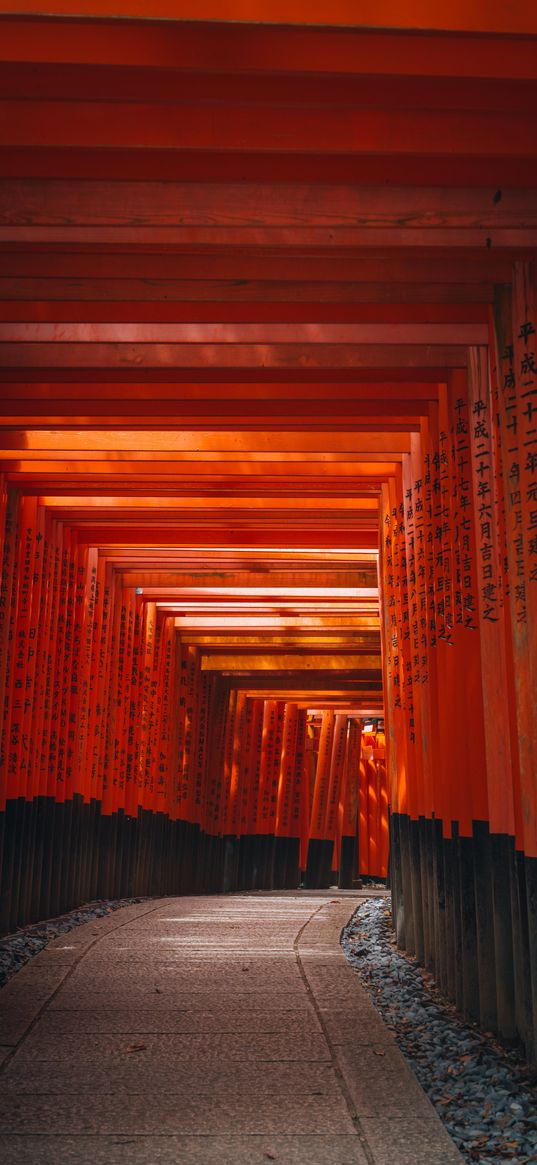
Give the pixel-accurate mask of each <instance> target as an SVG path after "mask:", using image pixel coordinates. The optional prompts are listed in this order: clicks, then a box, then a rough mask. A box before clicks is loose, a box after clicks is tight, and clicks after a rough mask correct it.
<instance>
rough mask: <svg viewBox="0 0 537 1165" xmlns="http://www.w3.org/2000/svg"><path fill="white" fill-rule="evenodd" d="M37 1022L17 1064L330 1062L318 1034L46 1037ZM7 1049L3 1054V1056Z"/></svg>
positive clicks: (21, 1050)
mask: <svg viewBox="0 0 537 1165" xmlns="http://www.w3.org/2000/svg"><path fill="white" fill-rule="evenodd" d="M42 1028H43V1025H42V1024H39V1025H38V1026H37V1027H36V1028H34V1030H33V1031H32V1032H30V1034H29V1035H28V1036H27V1037H26V1039H25V1040H24V1043H23V1044H22V1045H21V1047H20V1049H19V1051H18V1052H17V1057H16V1063H17V1064H19V1065H20V1064H21V1063H23V1062H25V1061H34V1060H37V1061H40V1060H44V1061H46V1062H49V1063H50V1064H51V1065H52V1064H53V1063H58V1062H61V1063H65V1064H80V1063H82V1064H88V1063H95V1062H97V1063H100V1062H102V1061H103V1060H109V1061H111V1062H112V1063H115V1064H124V1063H125V1059H128V1058H129V1056H134V1057H135V1059H136V1062H137V1064H140V1065H141V1066H142V1067H144V1066H146V1067H147V1066H151V1067H152V1066H153V1065H154V1064H159V1063H166V1064H167V1063H170V1062H173V1063H177V1064H181V1063H183V1062H184V1061H185V1060H187V1061H188V1062H189V1063H190V1064H191V1065H192V1064H198V1063H202V1064H205V1063H206V1062H207V1061H209V1062H210V1061H211V1060H218V1061H222V1062H223V1063H228V1062H239V1063H240V1062H242V1061H247V1062H250V1061H252V1060H253V1061H259V1062H261V1063H265V1062H266V1061H268V1062H270V1061H273V1060H276V1061H279V1062H281V1063H287V1062H289V1061H291V1062H296V1061H299V1062H300V1063H304V1064H306V1063H309V1062H311V1061H315V1062H317V1061H328V1062H329V1063H331V1062H332V1058H331V1054H330V1049H329V1047H328V1045H327V1043H326V1040H325V1037H324V1035H323V1034H322V1032H321V1031H319V1032H291V1033H289V1032H267V1033H265V1032H238V1033H231V1032H225V1033H221V1032H217V1033H215V1032H202V1033H200V1032H189V1033H186V1034H179V1035H177V1034H174V1035H170V1034H167V1033H159V1034H158V1035H155V1034H152V1033H151V1034H146V1035H144V1036H143V1039H142V1038H140V1039H138V1038H135V1039H131V1037H130V1036H128V1035H127V1036H125V1035H122V1034H119V1035H118V1034H115V1035H110V1034H109V1033H107V1034H106V1035H81V1034H80V1033H77V1034H76V1035H65V1034H64V1035H56V1036H53V1035H50V1034H49V1033H48V1032H46V1031H43V1030H42ZM11 1050H12V1049H11V1048H6V1049H5V1050H4V1053H5V1055H7V1054H8V1052H11ZM0 1053H1V1049H0Z"/></svg>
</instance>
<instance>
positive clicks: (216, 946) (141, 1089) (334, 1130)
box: [0, 893, 461, 1165]
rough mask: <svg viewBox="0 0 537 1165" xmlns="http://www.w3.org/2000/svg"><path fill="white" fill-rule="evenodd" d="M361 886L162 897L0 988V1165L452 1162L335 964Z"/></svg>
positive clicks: (103, 922)
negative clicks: (350, 891) (348, 890)
mask: <svg viewBox="0 0 537 1165" xmlns="http://www.w3.org/2000/svg"><path fill="white" fill-rule="evenodd" d="M358 897H359V896H358V895H340V894H337V893H336V894H334V895H332V896H330V895H319V894H316V895H313V894H312V895H309V894H298V893H297V894H294V895H289V894H285V895H259V894H255V895H254V894H252V895H235V896H232V897H212V898H171V899H170V898H167V899H158V900H152V901H150V902H143V903H139V904H137V905H135V906H128V907H126V908H125V909H123V910H120V911H118V912H117V913H115V914H112V915H109V916H107V917H106V918H103V919H99V920H98V921H97V922H91V923H88V924H87V925H85V926H83V927H80V928H79V929H78V930H75V931H72V932H71V933H70V934H68V935H65V936H62V938H60V939H57V940H56V941H55V942H54V943H52V944H51V945H50V946H49V947H48V948H47V949H46V950H45V951H43V952H42V954H40V955H39V956H38V957H37V958H36V959H34V960H33V961H32V963H31V964H29V965H28V966H27V967H26V968H24V970H22V971H20V972H19V974H18V975H16V976H15V978H14V979H13V980H12V981H11V982H10V984H8V986H7V987H6V988H5V989H4V991H3V992H2V993H1V994H0V1026H1V1031H2V1033H3V1034H2V1035H1V1037H0V1042H1V1043H2V1045H3V1046H2V1049H1V1054H2V1056H3V1067H2V1072H3V1082H2V1089H1V1099H0V1159H1V1160H2V1162H3V1163H4V1165H12V1163H15V1162H16V1163H17V1165H21V1163H26V1162H28V1163H29V1165H30V1163H31V1165H64V1163H67V1162H69V1163H73V1165H75V1163H76V1165H85V1163H86V1162H87V1163H88V1165H90V1163H91V1165H116V1163H117V1165H142V1163H144V1165H145V1163H147V1165H177V1163H180V1165H267V1162H270V1161H276V1162H278V1163H279V1165H387V1163H389V1165H410V1163H412V1165H456V1163H457V1162H458V1163H459V1165H460V1162H461V1158H460V1156H459V1154H458V1152H457V1151H456V1150H455V1148H454V1147H453V1145H452V1142H451V1141H450V1140H449V1138H448V1137H447V1134H446V1133H445V1132H444V1130H443V1128H442V1126H441V1124H440V1122H439V1121H438V1118H437V1117H436V1114H435V1112H434V1110H433V1108H432V1107H431V1105H430V1104H429V1101H428V1100H427V1099H426V1097H425V1095H424V1093H423V1092H422V1091H421V1089H420V1087H419V1085H418V1084H417V1082H416V1081H415V1078H414V1076H413V1075H412V1073H411V1071H410V1069H409V1068H407V1066H406V1064H405V1062H404V1061H403V1059H402V1057H401V1055H400V1053H399V1052H398V1050H397V1048H396V1046H395V1044H394V1042H393V1039H392V1037H391V1035H390V1033H389V1032H388V1031H387V1029H386V1028H385V1027H384V1025H383V1023H382V1020H381V1019H380V1018H379V1016H378V1015H377V1013H376V1011H375V1010H374V1008H373V1007H372V1005H371V1003H370V1002H369V999H368V998H367V997H366V995H365V993H364V992H363V990H362V989H361V987H360V985H359V983H358V980H357V978H356V975H355V974H354V972H353V971H352V970H351V969H350V968H349V967H348V965H347V963H346V961H345V958H344V956H343V954H342V952H341V949H340V946H339V935H340V932H341V929H342V927H343V925H344V924H345V923H346V922H347V920H348V918H349V917H350V915H351V913H352V912H353V910H354V909H355V906H356V904H357V899H358Z"/></svg>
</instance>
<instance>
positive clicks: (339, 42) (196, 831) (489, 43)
mask: <svg viewBox="0 0 537 1165" xmlns="http://www.w3.org/2000/svg"><path fill="white" fill-rule="evenodd" d="M525 7H526V13H525V14H524V12H523V8H524V5H520V4H519V5H517V4H513V3H511V4H510V5H507V4H505V5H502V4H499V5H498V4H497V5H494V4H487V5H486V6H485V5H481V4H473V5H466V6H465V8H464V12H463V13H462V15H461V14H460V11H458V8H460V6H457V5H450V6H449V11H448V5H446V4H443V3H440V0H437V2H436V4H435V5H434V13H433V11H432V8H433V6H432V5H424V4H422V5H421V6H420V5H419V4H417V3H412V2H411V0H408V2H407V3H406V4H405V5H402V4H400V3H398V0H386V2H385V3H384V4H381V3H378V2H377V3H376V4H375V5H373V4H368V3H364V4H362V5H360V4H357V3H350V2H346V0H331V2H330V3H328V2H326V3H325V2H324V0H318V2H317V3H316V4H315V3H312V4H311V5H308V6H307V12H306V5H302V4H301V3H300V2H299V0H286V2H285V4H282V3H280V2H279V0H274V2H273V0H271V3H270V5H269V4H266V5H263V4H262V3H261V2H260V3H258V4H257V5H256V4H255V2H254V0H251V3H246V2H244V3H240V0H225V2H221V3H220V4H218V3H216V0H214V2H212V3H211V2H209V0H195V3H194V2H193V3H191V4H189V3H188V2H186V0H183V3H180V2H179V0H152V3H151V4H149V0H146V2H144V3H142V2H141V0H140V2H137V0H92V2H88V3H84V0H69V2H68V3H67V2H62V0H44V2H42V0H30V2H29V3H28V4H24V3H16V2H12V3H11V4H10V5H9V4H5V3H3V2H2V3H0V12H1V16H0V62H1V67H0V173H1V176H2V178H1V182H0V236H1V238H0V367H1V408H2V430H1V434H0V439H1V450H0V472H1V474H2V479H1V480H2V491H1V511H2V516H1V546H2V568H3V573H2V584H1V593H0V686H1V691H2V697H1V699H2V721H1V749H0V761H1V778H2V785H1V790H2V792H1V796H2V801H1V807H2V810H3V816H2V830H3V831H2V846H3V849H2V899H1V923H2V929H3V931H4V932H6V931H10V930H13V928H14V927H16V926H17V925H21V924H24V923H27V922H28V921H32V920H35V919H38V918H44V917H49V916H51V915H52V914H57V913H58V912H59V911H64V910H66V909H70V908H72V907H74V906H75V905H77V904H79V903H81V902H84V901H87V900H88V899H91V898H93V897H96V896H100V897H102V896H105V897H118V896H128V895H140V894H164V893H165V894H176V893H179V894H180V893H184V892H192V891H218V890H224V891H225V890H234V889H249V888H269V887H273V888H276V889H277V888H281V887H296V886H297V885H298V884H299V882H300V881H302V882H303V883H304V884H306V885H307V886H309V887H316V886H317V887H323V886H329V885H330V884H335V883H339V885H340V886H341V887H349V886H352V885H353V882H354V883H355V882H356V879H357V878H358V877H359V876H360V874H361V875H362V876H365V875H372V876H374V877H383V876H384V875H385V874H386V865H387V861H388V854H387V849H388V846H387V832H388V824H387V823H388V814H389V833H390V857H389V877H390V884H391V888H392V893H393V915H394V925H395V928H396V932H397V939H398V942H399V943H400V945H401V946H402V947H404V948H406V950H407V951H408V952H410V953H411V954H415V955H416V956H417V958H418V959H419V961H420V962H421V963H423V964H424V965H426V966H427V967H428V968H430V969H431V971H432V972H433V973H434V976H435V977H436V980H437V982H438V983H439V984H440V986H441V988H442V989H443V991H444V992H445V993H446V994H447V995H448V996H449V997H450V998H451V999H453V1000H454V1001H455V1003H456V1004H457V1006H458V1007H459V1008H460V1010H461V1011H462V1012H463V1013H464V1014H465V1015H467V1016H471V1017H474V1018H476V1019H477V1020H478V1021H479V1022H480V1023H481V1024H482V1025H483V1026H484V1027H485V1028H486V1029H487V1030H489V1031H490V1030H492V1031H495V1032H498V1033H499V1034H500V1036H502V1037H503V1038H504V1039H507V1040H514V1041H516V1040H518V1041H519V1042H520V1043H521V1044H522V1045H523V1046H524V1047H525V1049H526V1053H527V1055H528V1056H529V1057H530V1058H531V1059H533V1060H535V1047H536V1030H537V949H536V934H537V800H536V783H537V776H536V774H537V734H536V699H535V692H536V690H537V621H536V612H537V366H536V327H537V320H536V267H535V255H536V251H535V245H536V242H537V132H536V131H537V52H536V39H537V38H536V34H537V9H535V6H533V5H532V6H530V5H527V6H525ZM427 9H429V11H427ZM502 9H503V11H502ZM358 10H360V13H361V14H362V15H361V19H362V20H363V27H358V26H357V24H356V20H357V15H356V14H357V11H358ZM481 10H482V11H481ZM476 13H477V15H476ZM149 15H150V16H151V19H149V18H145V17H148V16H149ZM367 25H369V26H370V27H366V26H367ZM373 26H375V27H373ZM379 599H380V602H379ZM384 730H385V734H384ZM385 759H386V767H385V764H384V760H385ZM386 772H387V776H386Z"/></svg>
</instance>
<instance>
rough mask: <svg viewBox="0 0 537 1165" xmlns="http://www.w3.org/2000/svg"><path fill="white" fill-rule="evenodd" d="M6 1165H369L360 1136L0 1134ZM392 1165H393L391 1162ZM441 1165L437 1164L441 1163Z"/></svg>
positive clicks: (0, 1154)
mask: <svg viewBox="0 0 537 1165" xmlns="http://www.w3.org/2000/svg"><path fill="white" fill-rule="evenodd" d="M0 1158H1V1160H2V1162H3V1165H20V1162H21V1161H31V1162H32V1165H80V1162H81V1161H91V1162H92V1163H93V1165H110V1162H111V1161H113V1162H115V1163H116V1165H179V1163H180V1165H267V1163H268V1162H270V1161H276V1162H279V1163H280V1165H306V1163H307V1165H366V1163H367V1157H366V1156H365V1154H364V1152H363V1150H362V1148H361V1145H360V1141H359V1140H358V1138H357V1137H356V1136H355V1135H354V1134H351V1135H349V1134H343V1135H341V1134H332V1135H331V1136H329V1137H327V1136H315V1137H312V1136H308V1135H307V1134H305V1135H303V1136H283V1137H282V1136H242V1137H228V1136H216V1137H208V1136H204V1137H196V1136H179V1137H177V1136H154V1137H144V1136H139V1137H132V1136H128V1137H118V1136H117V1135H116V1136H102V1135H99V1136H95V1137H84V1136H81V1137H67V1136H66V1137H56V1136H49V1137H35V1136H12V1137H2V1136H0ZM390 1165H392V1163H391V1162H390ZM435 1165H436V1163H435Z"/></svg>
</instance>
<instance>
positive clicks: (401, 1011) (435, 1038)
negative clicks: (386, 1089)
mask: <svg viewBox="0 0 537 1165" xmlns="http://www.w3.org/2000/svg"><path fill="white" fill-rule="evenodd" d="M341 942H342V947H343V950H344V952H345V954H346V956H347V959H348V960H349V963H350V964H351V966H352V967H353V968H354V969H355V970H356V971H357V972H358V975H359V977H360V981H361V983H362V985H363V986H364V987H365V988H366V989H367V990H368V992H369V993H370V995H371V997H372V1001H373V1003H374V1004H375V1006H376V1008H377V1009H378V1011H379V1012H380V1014H381V1015H382V1017H383V1019H384V1021H385V1023H386V1025H387V1026H388V1027H389V1028H390V1030H391V1031H392V1032H393V1035H394V1037H395V1040H396V1042H397V1044H398V1045H399V1047H400V1049H401V1051H402V1052H403V1054H404V1055H405V1057H406V1059H407V1060H408V1062H409V1064H410V1066H411V1068H412V1069H413V1071H414V1073H415V1075H416V1076H417V1078H418V1080H419V1083H420V1084H421V1086H422V1088H423V1089H424V1091H425V1092H426V1093H427V1095H428V1096H429V1099H430V1100H431V1101H432V1103H433V1104H434V1106H435V1108H436V1110H437V1112H438V1115H439V1116H440V1118H441V1120H442V1121H443V1123H444V1126H445V1128H446V1130H447V1132H448V1133H449V1134H450V1136H451V1137H452V1139H453V1141H454V1142H455V1144H456V1145H457V1148H458V1149H459V1150H460V1152H461V1154H462V1156H463V1157H465V1159H466V1160H467V1161H469V1162H475V1161H479V1162H482V1165H501V1163H502V1162H505V1161H511V1162H514V1163H515V1165H530V1163H531V1165H535V1162H537V1087H536V1085H537V1077H536V1076H535V1075H532V1072H531V1069H529V1068H528V1066H527V1065H525V1064H524V1063H523V1062H522V1061H520V1060H519V1059H518V1058H517V1057H516V1055H515V1054H512V1053H510V1052H507V1051H504V1050H503V1049H502V1048H501V1047H500V1046H499V1045H497V1044H496V1043H495V1042H494V1041H493V1040H492V1039H489V1038H487V1037H486V1036H484V1035H483V1034H482V1033H481V1032H480V1031H479V1029H478V1028H477V1027H474V1026H472V1025H469V1024H466V1023H464V1022H463V1021H462V1020H461V1019H460V1018H459V1017H458V1016H457V1014H456V1012H455V1010H454V1008H453V1007H452V1006H451V1005H450V1004H449V1003H447V1002H444V1001H443V1000H442V998H441V997H439V996H438V994H437V993H436V991H435V990H434V984H433V981H432V979H431V976H430V975H428V974H427V972H425V971H424V970H423V968H421V967H419V966H418V964H417V963H416V961H415V960H414V959H410V958H409V957H408V956H406V955H403V954H401V952H400V951H398V950H397V947H396V945H395V940H394V937H393V931H392V925H391V911H390V900H389V897H385V898H377V899H369V900H368V901H367V902H364V903H362V904H361V905H360V906H359V907H358V909H357V911H356V913H355V914H354V915H353V917H352V918H351V920H350V922H349V923H348V925H347V926H346V927H345V929H344V931H343V933H342V938H341ZM428 981H429V982H428Z"/></svg>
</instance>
